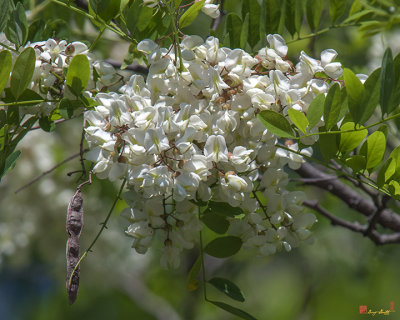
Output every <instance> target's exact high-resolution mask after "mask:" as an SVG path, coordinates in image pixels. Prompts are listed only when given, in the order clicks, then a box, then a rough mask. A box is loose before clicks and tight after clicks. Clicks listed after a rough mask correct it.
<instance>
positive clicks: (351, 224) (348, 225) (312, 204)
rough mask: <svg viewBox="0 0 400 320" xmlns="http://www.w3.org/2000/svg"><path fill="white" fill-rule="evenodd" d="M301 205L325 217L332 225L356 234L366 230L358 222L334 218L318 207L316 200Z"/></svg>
mask: <svg viewBox="0 0 400 320" xmlns="http://www.w3.org/2000/svg"><path fill="white" fill-rule="evenodd" d="M303 205H305V206H306V207H309V208H311V209H314V210H315V211H317V212H319V213H320V214H322V215H323V216H325V217H327V218H328V219H329V220H330V221H331V223H332V225H338V226H342V227H345V228H347V229H350V230H352V231H356V232H364V231H365V230H366V227H365V226H362V225H360V224H359V223H358V222H349V221H346V220H343V219H340V218H338V217H336V216H334V215H333V214H331V213H330V212H328V210H326V209H325V208H324V207H322V206H320V205H319V204H318V201H317V200H312V201H310V200H306V201H304V202H303Z"/></svg>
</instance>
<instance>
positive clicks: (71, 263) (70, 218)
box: [66, 188, 83, 304]
mask: <svg viewBox="0 0 400 320" xmlns="http://www.w3.org/2000/svg"><path fill="white" fill-rule="evenodd" d="M82 228H83V198H82V192H81V190H80V189H79V188H78V190H77V191H76V192H75V194H74V196H73V197H72V199H71V201H70V202H69V205H68V211H67V221H66V229H67V233H68V240H67V249H66V259H67V279H66V286H67V292H68V299H69V303H70V304H73V303H74V301H75V300H76V297H77V295H78V289H79V269H80V268H79V266H77V267H76V265H77V264H78V261H79V256H80V244H79V237H80V235H81V231H82ZM75 268H76V269H75ZM74 270H75V271H74ZM71 275H72V277H71Z"/></svg>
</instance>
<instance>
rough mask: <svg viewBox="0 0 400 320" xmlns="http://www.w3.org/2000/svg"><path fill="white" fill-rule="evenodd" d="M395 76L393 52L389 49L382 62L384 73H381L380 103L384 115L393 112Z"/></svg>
mask: <svg viewBox="0 0 400 320" xmlns="http://www.w3.org/2000/svg"><path fill="white" fill-rule="evenodd" d="M394 77H395V74H394V63H393V56H392V50H391V49H390V48H387V49H386V51H385V54H384V55H383V60H382V71H381V91H380V97H379V102H380V105H381V109H382V115H384V114H385V113H390V112H391V111H392V108H391V105H390V100H391V96H392V94H393V89H394V87H395V78H394Z"/></svg>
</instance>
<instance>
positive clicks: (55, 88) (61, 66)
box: [0, 34, 120, 116]
mask: <svg viewBox="0 0 400 320" xmlns="http://www.w3.org/2000/svg"><path fill="white" fill-rule="evenodd" d="M0 40H1V43H4V44H6V45H7V46H8V47H10V48H13V49H15V45H14V44H12V43H11V42H9V41H8V40H6V39H5V36H4V34H0ZM27 47H31V48H33V49H35V53H36V63H35V71H34V73H33V77H32V81H31V83H30V85H29V86H28V89H31V90H33V91H35V92H36V93H37V94H39V95H40V96H41V97H42V98H43V99H44V100H48V102H43V103H41V104H40V105H34V106H28V107H21V108H20V111H22V114H23V113H25V114H35V115H40V116H48V115H49V114H50V113H51V112H52V111H53V110H54V109H55V108H56V106H57V100H59V99H60V98H62V97H66V98H70V99H72V100H75V99H76V97H75V96H74V95H73V94H72V93H71V92H70V91H69V90H68V88H67V87H66V86H65V84H64V83H65V74H64V71H65V70H66V69H68V66H69V63H70V62H71V60H72V58H73V57H74V56H75V55H78V54H84V55H86V56H87V57H88V59H89V62H90V67H91V72H90V74H91V77H90V80H89V83H88V85H87V87H86V89H87V90H91V89H96V90H98V91H100V90H101V89H102V88H103V87H108V86H111V85H112V84H114V83H115V82H116V81H117V80H118V79H120V77H118V75H117V74H116V72H115V69H114V68H113V66H112V65H110V64H108V63H106V62H104V61H96V60H95V59H94V56H93V55H92V54H90V53H89V50H88V47H87V46H86V44H84V43H82V42H79V41H76V42H72V43H69V44H68V43H67V42H66V41H65V40H60V41H58V40H54V39H48V40H47V41H40V42H34V43H28V44H27V45H26V46H25V47H21V48H20V49H19V51H20V52H22V50H24V49H25V48H27ZM3 49H5V50H7V48H5V47H2V46H1V45H0V50H3ZM11 53H12V56H13V63H15V60H16V58H17V56H18V53H16V52H12V51H11ZM93 70H95V73H94V72H93ZM94 74H95V75H96V76H95V77H94V76H93V75H94ZM8 85H9V84H8ZM0 100H1V96H0Z"/></svg>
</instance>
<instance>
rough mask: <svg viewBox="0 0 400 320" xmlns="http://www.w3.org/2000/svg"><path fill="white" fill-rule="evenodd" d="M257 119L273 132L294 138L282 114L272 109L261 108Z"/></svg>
mask: <svg viewBox="0 0 400 320" xmlns="http://www.w3.org/2000/svg"><path fill="white" fill-rule="evenodd" d="M257 117H258V119H260V121H261V122H262V124H263V125H264V126H265V127H266V128H267V129H268V130H269V131H271V132H272V133H273V134H276V135H277V136H280V137H283V138H294V137H295V135H294V132H293V129H292V127H291V126H290V123H289V121H287V119H286V118H285V116H283V115H282V114H280V113H278V112H275V111H272V110H263V111H261V112H260V113H259V114H258V116H257Z"/></svg>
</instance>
